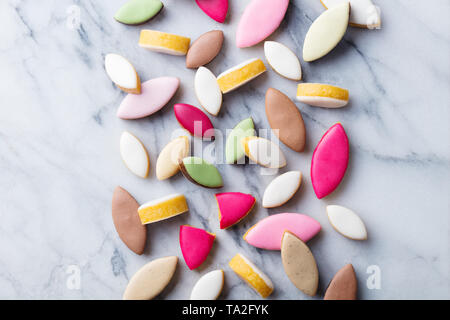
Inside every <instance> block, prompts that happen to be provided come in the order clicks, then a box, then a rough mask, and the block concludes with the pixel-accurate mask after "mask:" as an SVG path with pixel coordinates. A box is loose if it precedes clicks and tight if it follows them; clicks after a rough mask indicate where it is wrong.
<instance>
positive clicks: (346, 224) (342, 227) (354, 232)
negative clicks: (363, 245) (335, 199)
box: [327, 205, 367, 240]
mask: <svg viewBox="0 0 450 320" xmlns="http://www.w3.org/2000/svg"><path fill="white" fill-rule="evenodd" d="M327 214H328V219H329V220H330V223H331V225H332V226H333V228H334V229H335V230H336V231H337V232H339V233H340V234H342V235H343V236H344V237H347V238H350V239H353V240H366V239H367V230H366V226H365V225H364V222H363V221H362V220H361V218H360V217H359V216H358V215H357V214H356V213H354V212H353V211H352V210H350V209H347V208H345V207H342V206H337V205H330V206H327Z"/></svg>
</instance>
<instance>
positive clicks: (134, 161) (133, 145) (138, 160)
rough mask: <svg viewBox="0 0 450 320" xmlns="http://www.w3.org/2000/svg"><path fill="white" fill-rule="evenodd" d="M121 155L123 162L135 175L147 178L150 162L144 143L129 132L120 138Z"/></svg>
mask: <svg viewBox="0 0 450 320" xmlns="http://www.w3.org/2000/svg"><path fill="white" fill-rule="evenodd" d="M120 155H121V156H122V160H123V162H124V163H125V165H126V166H127V168H128V169H130V171H131V172H133V173H134V174H135V175H137V176H139V177H141V178H147V176H148V171H149V168H150V160H149V157H148V153H147V150H146V149H145V147H144V145H143V144H142V142H141V141H140V140H139V139H138V138H136V137H135V136H134V135H132V134H131V133H129V132H128V131H124V132H123V133H122V136H121V137H120Z"/></svg>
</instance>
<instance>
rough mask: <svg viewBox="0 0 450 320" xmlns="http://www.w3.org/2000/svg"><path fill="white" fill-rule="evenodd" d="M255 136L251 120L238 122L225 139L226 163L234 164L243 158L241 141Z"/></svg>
mask: <svg viewBox="0 0 450 320" xmlns="http://www.w3.org/2000/svg"><path fill="white" fill-rule="evenodd" d="M254 135H255V125H254V123H253V119H252V118H251V117H250V118H247V119H244V120H242V121H241V122H239V123H238V124H237V125H236V126H235V127H234V128H233V130H231V132H230V134H229V135H228V137H227V141H226V143H225V159H226V162H227V163H229V164H231V163H236V162H238V161H239V160H240V159H242V158H243V157H244V156H245V152H244V148H243V147H242V144H241V140H242V138H245V137H252V136H254Z"/></svg>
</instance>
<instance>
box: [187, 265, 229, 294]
mask: <svg viewBox="0 0 450 320" xmlns="http://www.w3.org/2000/svg"><path fill="white" fill-rule="evenodd" d="M223 283H224V273H223V270H221V269H219V270H214V271H211V272H208V273H207V274H205V275H204V276H203V277H201V278H200V279H199V280H198V281H197V283H196V284H195V286H194V288H193V289H192V292H191V300H216V299H217V298H218V297H219V295H220V293H221V292H222V289H223Z"/></svg>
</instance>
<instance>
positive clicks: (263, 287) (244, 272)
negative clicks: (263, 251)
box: [228, 253, 273, 298]
mask: <svg viewBox="0 0 450 320" xmlns="http://www.w3.org/2000/svg"><path fill="white" fill-rule="evenodd" d="M228 265H229V266H230V268H231V270H233V271H234V272H235V273H236V274H237V275H238V276H239V277H240V278H241V279H242V280H244V281H245V282H246V283H247V284H248V285H249V286H250V288H252V289H253V290H255V291H256V292H257V293H258V294H259V295H260V296H261V297H263V298H267V297H268V296H270V294H271V293H272V291H273V284H272V281H271V280H270V278H269V277H268V276H267V275H266V274H265V273H264V272H262V271H261V270H260V269H259V268H258V267H257V266H256V265H255V264H253V262H251V261H250V260H249V259H247V257H245V256H244V255H243V254H240V253H238V254H236V255H235V256H234V257H233V259H231V260H230V262H229V263H228Z"/></svg>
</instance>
